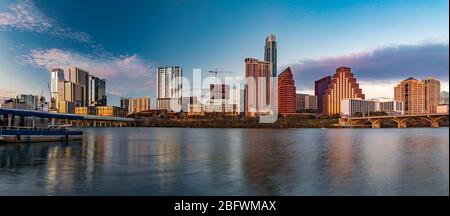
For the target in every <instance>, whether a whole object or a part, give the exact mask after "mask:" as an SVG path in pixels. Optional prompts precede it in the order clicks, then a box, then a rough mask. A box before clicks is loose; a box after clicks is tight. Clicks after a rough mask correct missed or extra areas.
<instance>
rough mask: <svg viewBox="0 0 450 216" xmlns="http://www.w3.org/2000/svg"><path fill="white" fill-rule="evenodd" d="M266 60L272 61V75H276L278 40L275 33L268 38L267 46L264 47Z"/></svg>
mask: <svg viewBox="0 0 450 216" xmlns="http://www.w3.org/2000/svg"><path fill="white" fill-rule="evenodd" d="M264 61H266V62H270V63H272V77H276V76H277V75H278V73H277V41H276V38H275V35H273V34H272V35H269V36H268V37H267V38H266V46H265V47H264Z"/></svg>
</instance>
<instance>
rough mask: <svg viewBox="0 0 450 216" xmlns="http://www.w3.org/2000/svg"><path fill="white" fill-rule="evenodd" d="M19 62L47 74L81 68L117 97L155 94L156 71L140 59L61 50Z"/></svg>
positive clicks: (38, 51) (33, 53)
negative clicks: (75, 67) (52, 70)
mask: <svg viewBox="0 0 450 216" xmlns="http://www.w3.org/2000/svg"><path fill="white" fill-rule="evenodd" d="M19 62H20V63H21V64H29V65H33V66H36V67H40V68H45V69H47V70H48V69H50V68H52V67H60V68H64V69H66V68H69V67H72V66H77V67H80V68H82V69H84V70H87V71H89V72H90V73H91V74H92V75H94V76H97V77H100V78H104V79H106V80H107V86H106V87H107V92H108V93H110V94H112V95H116V96H126V95H130V94H146V95H149V94H150V93H151V92H153V91H154V90H155V71H156V70H155V68H154V67H153V65H152V64H151V63H149V62H146V61H144V60H143V59H141V58H140V57H139V56H138V55H121V56H114V55H112V54H111V53H108V54H102V55H98V54H95V55H93V54H82V53H78V52H75V51H71V50H62V49H34V50H31V51H30V53H29V54H27V55H23V56H19Z"/></svg>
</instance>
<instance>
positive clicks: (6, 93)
mask: <svg viewBox="0 0 450 216" xmlns="http://www.w3.org/2000/svg"><path fill="white" fill-rule="evenodd" d="M16 94H17V92H14V91H11V90H9V89H2V88H0V100H2V99H5V98H11V97H14V96H16Z"/></svg>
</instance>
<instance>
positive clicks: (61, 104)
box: [57, 100, 77, 113]
mask: <svg viewBox="0 0 450 216" xmlns="http://www.w3.org/2000/svg"><path fill="white" fill-rule="evenodd" d="M76 106H77V104H76V103H74V102H71V101H65V100H61V101H58V110H57V111H58V112H59V113H75V107H76Z"/></svg>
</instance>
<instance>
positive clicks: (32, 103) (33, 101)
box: [16, 94, 40, 110]
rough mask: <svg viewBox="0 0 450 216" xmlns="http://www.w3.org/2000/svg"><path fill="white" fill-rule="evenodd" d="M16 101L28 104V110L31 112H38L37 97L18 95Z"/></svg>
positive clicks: (38, 97)
mask: <svg viewBox="0 0 450 216" xmlns="http://www.w3.org/2000/svg"><path fill="white" fill-rule="evenodd" d="M16 99H17V100H18V101H20V102H23V103H26V104H29V105H30V109H32V110H38V109H39V99H40V96H38V95H31V94H30V95H26V94H20V95H17V97H16Z"/></svg>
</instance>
